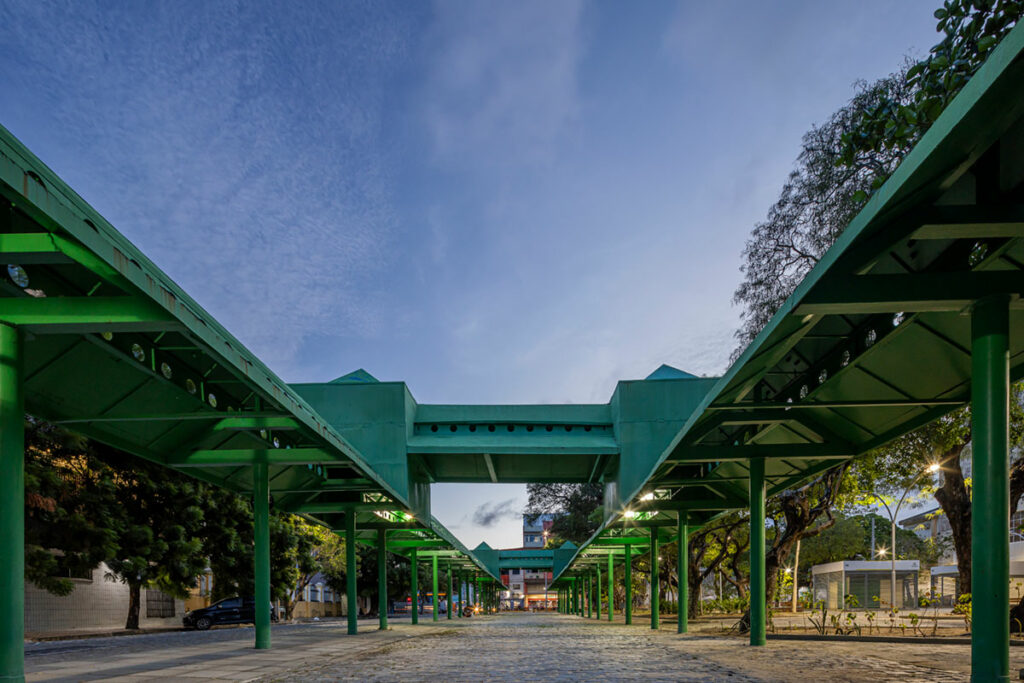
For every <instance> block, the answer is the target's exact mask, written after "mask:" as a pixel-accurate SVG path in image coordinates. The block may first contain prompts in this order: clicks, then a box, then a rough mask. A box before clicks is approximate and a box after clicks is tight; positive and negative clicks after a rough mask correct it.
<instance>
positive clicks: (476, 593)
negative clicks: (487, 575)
mask: <svg viewBox="0 0 1024 683" xmlns="http://www.w3.org/2000/svg"><path fill="white" fill-rule="evenodd" d="M480 581H481V579H480V577H479V576H478V577H476V585H475V586H474V587H473V605H474V606H476V607H479V608H480V611H481V612H482V611H483V609H484V605H483V595H481V593H480V586H481V583H480Z"/></svg>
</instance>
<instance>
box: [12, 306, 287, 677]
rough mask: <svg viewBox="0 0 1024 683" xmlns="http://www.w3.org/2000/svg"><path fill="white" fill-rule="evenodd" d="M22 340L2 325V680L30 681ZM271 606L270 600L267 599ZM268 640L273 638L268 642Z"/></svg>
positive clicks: (18, 335) (15, 331)
mask: <svg viewBox="0 0 1024 683" xmlns="http://www.w3.org/2000/svg"><path fill="white" fill-rule="evenodd" d="M21 345H22V339H21V334H20V332H19V331H18V329H17V328H15V327H11V326H10V325H4V324H0V603H2V605H3V609H2V610H0V680H3V681H23V680H25V559H24V558H25V410H24V396H23V394H22V387H21V379H22V378H21V368H22V347H21ZM267 602H268V603H269V602H270V598H269V596H268V598H267ZM268 642H269V639H268Z"/></svg>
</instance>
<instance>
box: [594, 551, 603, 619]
mask: <svg viewBox="0 0 1024 683" xmlns="http://www.w3.org/2000/svg"><path fill="white" fill-rule="evenodd" d="M594 571H595V572H596V573H597V584H596V585H595V587H594V590H595V593H594V598H595V599H596V602H595V603H594V608H595V614H594V618H595V619H597V620H598V621H601V565H600V564H596V565H594Z"/></svg>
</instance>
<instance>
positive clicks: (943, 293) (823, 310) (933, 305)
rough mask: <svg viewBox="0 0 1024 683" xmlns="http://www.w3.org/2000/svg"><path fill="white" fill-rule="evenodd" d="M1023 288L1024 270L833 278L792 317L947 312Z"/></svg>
mask: <svg viewBox="0 0 1024 683" xmlns="http://www.w3.org/2000/svg"><path fill="white" fill-rule="evenodd" d="M1022 292H1024V274H1022V273H1021V271H1018V270H1009V271H1003V270H998V271H966V272H960V273H946V272H934V273H932V272H927V273H912V274H899V275H890V274H885V275H850V276H846V277H833V278H832V279H830V280H828V281H827V282H822V283H820V284H819V285H818V286H817V287H815V288H814V289H812V290H811V292H810V293H809V294H807V295H806V296H805V297H804V298H803V301H802V302H801V303H800V305H799V306H798V307H797V309H796V314H797V315H806V314H814V315H823V314H828V315H850V314H864V313H898V312H900V311H913V312H925V311H927V312H953V313H958V312H960V311H963V310H965V309H967V308H968V307H969V306H970V305H971V304H972V303H973V302H975V301H977V300H978V299H980V298H983V297H985V296H988V295H990V294H995V293H998V294H1013V295H1017V296H1019V295H1020V294H1021V293H1022Z"/></svg>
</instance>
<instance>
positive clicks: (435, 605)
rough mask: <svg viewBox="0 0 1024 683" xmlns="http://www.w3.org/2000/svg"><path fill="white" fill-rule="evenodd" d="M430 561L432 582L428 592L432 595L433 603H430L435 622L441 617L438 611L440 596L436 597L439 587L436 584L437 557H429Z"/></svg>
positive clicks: (439, 609) (439, 608)
mask: <svg viewBox="0 0 1024 683" xmlns="http://www.w3.org/2000/svg"><path fill="white" fill-rule="evenodd" d="M430 560H431V562H430V571H431V577H432V581H431V584H430V590H431V592H432V595H433V601H432V604H433V611H434V614H433V620H434V621H437V620H438V619H440V617H441V615H440V611H441V596H440V595H438V591H439V586H438V583H437V555H434V556H433V557H431V558H430Z"/></svg>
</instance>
